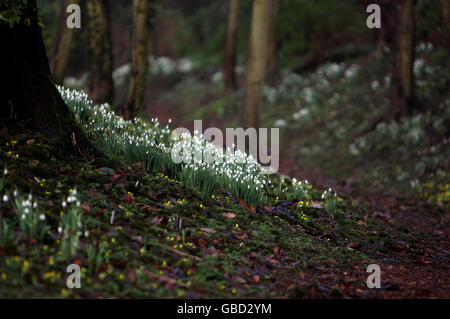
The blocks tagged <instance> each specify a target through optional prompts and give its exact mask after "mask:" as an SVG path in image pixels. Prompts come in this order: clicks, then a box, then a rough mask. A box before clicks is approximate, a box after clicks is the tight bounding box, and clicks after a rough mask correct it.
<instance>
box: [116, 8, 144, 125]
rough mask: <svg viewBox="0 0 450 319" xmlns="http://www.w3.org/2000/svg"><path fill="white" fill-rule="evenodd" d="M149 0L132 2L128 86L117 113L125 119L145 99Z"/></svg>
mask: <svg viewBox="0 0 450 319" xmlns="http://www.w3.org/2000/svg"><path fill="white" fill-rule="evenodd" d="M149 13H150V0H133V42H132V49H131V50H132V52H131V74H130V84H129V87H128V94H127V99H126V102H125V103H124V104H123V106H122V107H120V108H119V113H120V114H121V115H123V116H124V117H125V118H127V119H131V118H133V117H135V116H136V115H137V113H138V112H139V110H140V109H141V107H142V105H143V104H144V99H145V90H146V75H147V69H148V50H149V42H150V41H149V37H150V32H149V31H150V24H149V18H150V17H149Z"/></svg>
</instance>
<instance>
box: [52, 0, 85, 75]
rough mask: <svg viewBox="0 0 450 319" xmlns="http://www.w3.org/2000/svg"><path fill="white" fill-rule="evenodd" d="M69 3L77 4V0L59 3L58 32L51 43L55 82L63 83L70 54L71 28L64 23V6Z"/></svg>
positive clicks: (65, 15) (65, 14)
mask: <svg viewBox="0 0 450 319" xmlns="http://www.w3.org/2000/svg"><path fill="white" fill-rule="evenodd" d="M70 4H79V0H65V1H64V2H63V3H62V5H61V15H60V17H59V25H58V32H57V34H56V39H55V42H54V43H53V49H52V57H51V60H50V69H51V70H52V74H53V79H54V80H55V82H56V83H57V84H63V82H64V76H65V73H66V68H67V64H68V62H69V56H70V45H71V44H72V35H73V29H69V28H68V27H67V25H66V20H67V12H66V8H67V6H68V5H70Z"/></svg>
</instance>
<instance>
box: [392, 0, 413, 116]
mask: <svg viewBox="0 0 450 319" xmlns="http://www.w3.org/2000/svg"><path fill="white" fill-rule="evenodd" d="M396 6H397V26H396V27H397V32H396V48H395V67H394V74H393V79H392V80H393V81H392V90H393V92H392V94H393V106H394V108H395V111H396V116H397V117H398V116H402V115H405V114H406V113H407V112H408V111H411V109H412V107H413V102H414V73H413V64H414V0H399V1H397V2H396Z"/></svg>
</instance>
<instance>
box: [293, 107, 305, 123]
mask: <svg viewBox="0 0 450 319" xmlns="http://www.w3.org/2000/svg"><path fill="white" fill-rule="evenodd" d="M308 114H309V110H308V109H306V108H304V109H301V110H300V111H298V112H297V113H295V114H294V115H292V118H293V119H294V120H299V119H301V118H302V117H305V116H307V115H308Z"/></svg>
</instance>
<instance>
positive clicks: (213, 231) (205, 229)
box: [200, 227, 216, 233]
mask: <svg viewBox="0 0 450 319" xmlns="http://www.w3.org/2000/svg"><path fill="white" fill-rule="evenodd" d="M200 230H201V231H204V232H205V233H216V230H214V229H212V228H207V227H204V228H200Z"/></svg>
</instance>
